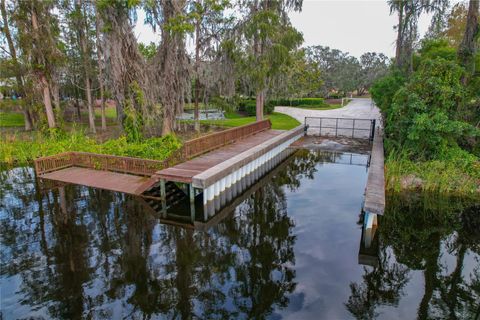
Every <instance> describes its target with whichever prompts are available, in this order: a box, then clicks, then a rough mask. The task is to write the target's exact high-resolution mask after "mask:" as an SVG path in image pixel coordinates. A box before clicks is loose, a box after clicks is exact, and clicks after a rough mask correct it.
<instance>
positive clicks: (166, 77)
mask: <svg viewBox="0 0 480 320" xmlns="http://www.w3.org/2000/svg"><path fill="white" fill-rule="evenodd" d="M146 9H147V12H148V13H149V16H150V18H151V24H152V26H153V27H154V28H156V27H159V28H160V30H161V34H162V41H161V43H160V46H159V48H158V51H157V53H156V55H155V57H154V58H153V59H152V64H153V67H152V68H150V69H151V70H152V73H153V74H151V80H152V82H151V83H152V84H154V86H155V87H156V88H152V89H153V90H152V91H154V92H155V101H160V102H161V105H162V108H163V110H162V116H163V124H162V135H166V134H169V133H170V132H172V131H173V130H174V126H175V118H176V115H178V114H179V113H181V112H182V111H183V108H184V104H185V99H186V96H187V94H188V92H189V81H190V70H189V69H190V68H189V67H190V66H189V61H188V56H187V53H186V48H185V37H186V34H187V33H189V32H192V31H193V30H194V28H193V26H192V24H191V23H190V22H189V21H188V19H187V16H186V11H185V10H186V0H178V1H171V0H161V1H159V2H158V3H156V4H151V3H147V6H146Z"/></svg>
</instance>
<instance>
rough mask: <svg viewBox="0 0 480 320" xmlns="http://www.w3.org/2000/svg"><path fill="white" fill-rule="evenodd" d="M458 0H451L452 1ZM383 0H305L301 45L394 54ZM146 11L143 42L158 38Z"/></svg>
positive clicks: (424, 21) (424, 24) (295, 17)
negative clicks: (302, 42) (148, 21)
mask: <svg viewBox="0 0 480 320" xmlns="http://www.w3.org/2000/svg"><path fill="white" fill-rule="evenodd" d="M457 1H458V0H452V3H454V2H457ZM389 14H390V9H389V7H388V5H387V2H386V0H304V1H303V8H302V11H301V12H292V13H290V18H291V21H292V24H293V25H294V26H295V28H297V29H298V30H299V31H301V32H302V33H303V37H304V40H305V42H304V46H311V45H322V46H329V47H331V48H335V49H340V50H342V51H344V52H349V53H350V54H351V55H353V56H356V57H360V56H361V55H362V54H363V53H365V52H371V51H374V52H382V53H384V54H386V55H387V56H389V57H392V56H394V50H395V46H394V44H395V38H396V34H395V30H393V27H394V25H395V24H396V22H397V17H396V15H392V16H391V15H389ZM144 18H145V15H144V13H143V12H142V11H139V12H138V21H137V25H136V27H135V33H136V35H137V37H138V40H139V41H141V42H144V43H150V42H152V41H153V42H156V43H158V42H159V37H158V35H155V34H154V33H153V31H152V30H151V28H150V27H149V26H145V25H144V23H143V22H144ZM429 24H430V17H429V16H422V17H421V19H420V21H419V31H420V35H421V36H423V34H424V33H425V32H426V31H427V29H428V26H429Z"/></svg>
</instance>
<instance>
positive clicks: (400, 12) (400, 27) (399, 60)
mask: <svg viewBox="0 0 480 320" xmlns="http://www.w3.org/2000/svg"><path fill="white" fill-rule="evenodd" d="M403 23H404V22H403V4H400V7H399V8H398V30H397V45H396V48H395V63H396V65H397V67H398V68H401V67H402V51H403V50H402V46H403V28H404V26H403Z"/></svg>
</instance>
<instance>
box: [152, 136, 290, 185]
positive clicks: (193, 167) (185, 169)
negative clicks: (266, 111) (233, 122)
mask: <svg viewBox="0 0 480 320" xmlns="http://www.w3.org/2000/svg"><path fill="white" fill-rule="evenodd" d="M282 132H283V131H279V130H266V131H262V132H259V133H257V134H254V135H252V136H249V137H247V138H245V139H241V140H239V141H237V142H235V143H232V144H229V145H226V146H224V147H221V148H219V149H216V150H213V151H210V152H209V153H206V154H204V155H201V156H198V157H197V158H194V159H192V160H189V161H186V162H183V163H180V164H178V165H176V166H174V167H171V168H167V169H163V170H160V171H158V172H157V173H156V176H157V177H159V178H161V179H166V180H169V181H176V182H185V183H190V182H192V178H193V177H194V176H196V175H197V174H199V173H202V172H204V171H205V170H207V169H209V168H211V167H213V166H216V165H218V164H220V163H222V162H225V161H228V160H229V159H231V158H233V157H235V156H236V155H238V154H239V153H242V152H244V151H246V150H248V149H251V148H253V147H255V146H257V145H259V144H261V143H262V142H265V141H267V140H269V139H271V138H273V137H275V136H278V135H280V134H281V133H282Z"/></svg>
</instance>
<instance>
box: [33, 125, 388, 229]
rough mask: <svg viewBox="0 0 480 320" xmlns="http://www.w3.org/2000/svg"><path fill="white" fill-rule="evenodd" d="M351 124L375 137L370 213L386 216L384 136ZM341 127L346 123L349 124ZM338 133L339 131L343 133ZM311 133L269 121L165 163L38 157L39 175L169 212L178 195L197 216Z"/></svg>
mask: <svg viewBox="0 0 480 320" xmlns="http://www.w3.org/2000/svg"><path fill="white" fill-rule="evenodd" d="M351 122H352V124H353V126H352V128H353V129H351V131H350V132H353V133H351V135H355V133H356V132H364V133H362V136H361V137H360V138H362V139H369V140H371V138H373V143H372V144H371V145H372V153H371V161H370V168H369V172H368V179H367V187H366V193H365V205H364V211H365V212H368V213H369V214H383V212H384V208H385V181H384V155H383V138H382V133H381V131H377V133H376V134H375V136H374V137H372V135H371V130H372V126H373V125H374V124H375V122H374V121H372V122H368V123H370V125H369V126H365V128H363V127H361V128H360V127H357V126H356V125H357V124H358V123H359V121H351ZM335 123H336V124H339V125H340V124H342V123H343V122H341V121H340V122H339V121H336V122H335ZM365 123H367V122H365ZM322 125H323V124H322ZM342 126H345V125H344V124H342ZM322 128H323V127H322ZM342 128H343V127H341V128H340V129H342ZM337 129H338V128H337ZM337 129H335V131H336V132H337V133H338V130H337ZM308 130H309V129H308V127H306V126H305V125H300V126H298V127H296V128H294V129H292V130H288V131H279V130H272V129H271V123H270V121H269V120H263V121H259V122H255V123H252V124H249V125H245V126H241V127H237V128H232V129H228V130H224V131H220V132H216V133H213V134H210V135H206V136H203V137H200V138H197V139H193V140H190V141H187V142H185V143H184V144H183V146H182V147H181V148H180V149H179V150H177V151H175V152H174V153H173V154H172V155H171V156H170V157H169V158H168V159H166V160H164V161H155V160H147V159H139V158H132V157H119V156H111V155H101V154H93V153H86V152H66V153H61V154H58V155H54V156H49V157H43V158H39V159H36V160H35V171H36V173H37V175H38V177H40V178H43V179H47V180H50V181H59V182H61V183H72V184H80V185H85V186H89V187H94V188H101V189H106V190H112V191H117V192H124V193H129V194H133V195H137V196H141V197H144V198H145V199H150V200H152V199H153V200H160V201H161V203H162V204H161V210H162V211H163V212H165V210H166V209H167V207H168V206H169V204H167V198H168V197H169V194H171V193H172V192H173V193H174V194H175V195H176V196H175V197H176V198H175V199H176V200H175V201H177V202H178V201H182V202H186V203H189V204H190V209H191V210H190V211H191V212H192V216H193V218H195V211H198V210H195V206H196V204H198V202H199V201H200V203H202V202H203V206H204V208H207V209H208V208H211V207H212V203H217V202H218V201H216V200H218V199H219V198H221V197H222V195H224V194H225V193H228V190H231V188H232V186H236V185H237V184H238V182H242V181H244V180H246V177H247V178H248V180H249V181H250V182H249V183H254V182H255V181H257V180H258V179H259V178H260V176H259V173H258V172H259V171H262V170H264V169H265V168H267V169H268V170H271V169H272V165H276V164H278V163H277V161H276V160H275V159H277V158H278V156H279V155H280V154H281V153H282V152H283V151H284V150H285V149H286V148H289V147H290V146H291V145H292V144H293V143H295V142H296V141H297V140H298V139H300V138H302V137H303V136H304V135H305V134H306V133H308ZM322 130H323V129H322ZM349 130H350V129H349ZM320 133H322V132H320ZM367 133H368V134H367ZM336 136H338V134H336ZM166 187H168V188H166ZM172 188H173V189H172ZM232 194H233V193H232ZM199 197H201V199H200V198H199ZM179 199H181V200H179ZM214 200H215V201H214ZM215 207H216V204H215ZM210 211H211V210H210V209H208V210H206V211H204V212H210ZM215 211H216V210H215ZM204 220H205V219H204Z"/></svg>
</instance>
